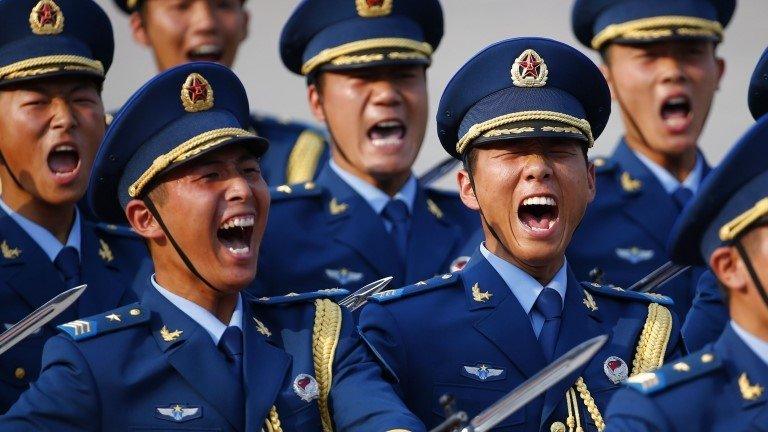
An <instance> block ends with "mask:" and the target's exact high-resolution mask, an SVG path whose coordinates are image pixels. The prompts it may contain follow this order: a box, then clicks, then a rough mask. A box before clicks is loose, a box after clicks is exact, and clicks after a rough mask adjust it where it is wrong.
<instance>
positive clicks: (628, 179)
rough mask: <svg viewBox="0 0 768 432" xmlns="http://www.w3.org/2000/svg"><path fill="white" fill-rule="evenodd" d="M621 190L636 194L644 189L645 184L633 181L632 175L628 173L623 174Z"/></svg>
mask: <svg viewBox="0 0 768 432" xmlns="http://www.w3.org/2000/svg"><path fill="white" fill-rule="evenodd" d="M620 180H621V188H622V189H624V191H625V192H636V191H639V190H640V189H641V188H642V187H643V182H642V181H640V180H638V179H633V178H632V175H631V174H630V173H628V172H626V171H624V172H623V173H621V179H620Z"/></svg>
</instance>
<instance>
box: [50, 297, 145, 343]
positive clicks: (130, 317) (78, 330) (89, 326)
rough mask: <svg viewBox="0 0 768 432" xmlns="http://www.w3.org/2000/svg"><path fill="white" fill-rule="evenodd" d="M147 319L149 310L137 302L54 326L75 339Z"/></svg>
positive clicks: (98, 334) (140, 322)
mask: <svg viewBox="0 0 768 432" xmlns="http://www.w3.org/2000/svg"><path fill="white" fill-rule="evenodd" d="M148 321H149V312H148V311H147V310H145V309H144V308H142V307H141V305H140V304H139V303H134V304H130V305H128V306H123V307H121V308H118V309H114V310H111V311H109V312H103V313H100V314H98V315H93V316H90V317H88V318H81V319H77V320H74V321H70V322H68V323H64V324H61V325H60V326H57V327H56V328H58V329H59V331H61V332H62V333H65V334H67V335H69V337H71V338H72V339H74V340H76V341H81V340H86V339H91V338H94V337H96V336H101V335H104V334H107V333H111V332H114V331H116V330H122V329H124V328H128V327H133V326H136V325H138V324H142V323H145V322H148Z"/></svg>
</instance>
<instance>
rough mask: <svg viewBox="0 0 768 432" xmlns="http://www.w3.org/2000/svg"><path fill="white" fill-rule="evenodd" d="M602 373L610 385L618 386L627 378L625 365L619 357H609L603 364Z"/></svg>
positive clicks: (627, 373)
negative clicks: (609, 381)
mask: <svg viewBox="0 0 768 432" xmlns="http://www.w3.org/2000/svg"><path fill="white" fill-rule="evenodd" d="M603 371H604V372H605V375H606V376H607V377H608V379H609V380H611V382H612V383H614V384H618V383H620V382H622V381H626V379H627V377H629V368H628V367H627V363H626V362H625V361H624V360H622V359H621V358H619V357H616V356H610V357H608V358H607V359H605V362H604V363H603Z"/></svg>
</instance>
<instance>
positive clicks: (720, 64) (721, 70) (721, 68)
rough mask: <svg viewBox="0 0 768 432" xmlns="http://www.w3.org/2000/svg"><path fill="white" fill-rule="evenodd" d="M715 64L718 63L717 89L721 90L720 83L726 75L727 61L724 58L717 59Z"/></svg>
mask: <svg viewBox="0 0 768 432" xmlns="http://www.w3.org/2000/svg"><path fill="white" fill-rule="evenodd" d="M715 62H716V63H717V87H716V88H717V89H718V90H720V81H721V80H722V78H723V75H724V74H725V60H724V59H723V58H722V57H716V58H715Z"/></svg>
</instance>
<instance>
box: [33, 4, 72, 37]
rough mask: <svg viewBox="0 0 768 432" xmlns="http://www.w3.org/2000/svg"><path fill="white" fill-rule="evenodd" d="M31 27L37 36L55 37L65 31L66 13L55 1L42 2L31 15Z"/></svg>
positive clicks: (34, 8)
mask: <svg viewBox="0 0 768 432" xmlns="http://www.w3.org/2000/svg"><path fill="white" fill-rule="evenodd" d="M29 26H30V28H31V29H32V33H34V34H36V35H55V34H59V33H61V32H62V31H64V13H63V12H62V11H61V8H60V7H59V5H57V4H56V2H54V1H53V0H40V1H39V2H37V4H36V5H35V7H33V8H32V12H31V13H30V14H29Z"/></svg>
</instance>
